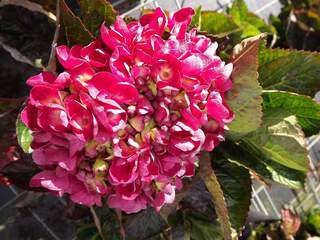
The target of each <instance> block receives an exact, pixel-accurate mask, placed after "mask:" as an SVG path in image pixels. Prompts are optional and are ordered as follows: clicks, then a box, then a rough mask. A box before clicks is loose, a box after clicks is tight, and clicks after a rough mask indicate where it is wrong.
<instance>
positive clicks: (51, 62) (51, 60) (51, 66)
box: [47, 0, 61, 73]
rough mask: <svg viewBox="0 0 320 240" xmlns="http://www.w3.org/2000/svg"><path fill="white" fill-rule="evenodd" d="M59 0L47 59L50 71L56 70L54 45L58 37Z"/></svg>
mask: <svg viewBox="0 0 320 240" xmlns="http://www.w3.org/2000/svg"><path fill="white" fill-rule="evenodd" d="M60 26H61V24H60V0H57V6H56V30H55V32H54V36H53V40H52V43H51V52H50V57H49V61H48V67H47V68H48V70H49V71H51V72H54V73H55V72H56V71H57V61H56V47H57V42H58V39H59V33H60Z"/></svg>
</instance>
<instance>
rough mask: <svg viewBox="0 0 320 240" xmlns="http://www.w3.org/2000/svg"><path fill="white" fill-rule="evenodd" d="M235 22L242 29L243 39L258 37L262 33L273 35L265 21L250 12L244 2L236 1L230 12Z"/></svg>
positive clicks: (242, 0)
mask: <svg viewBox="0 0 320 240" xmlns="http://www.w3.org/2000/svg"><path fill="white" fill-rule="evenodd" d="M228 12H229V14H230V15H231V16H232V18H233V20H234V22H235V23H236V24H237V25H238V26H240V27H241V29H242V38H247V37H252V36H256V35H258V34H260V33H264V32H267V33H273V32H274V30H273V29H272V28H271V27H269V26H268V25H267V24H266V23H265V22H264V20H263V19H261V18H260V17H258V16H256V15H255V14H253V13H251V12H249V11H248V8H247V6H246V3H245V2H244V0H235V1H234V2H233V3H232V7H231V8H230V9H229V10H228Z"/></svg>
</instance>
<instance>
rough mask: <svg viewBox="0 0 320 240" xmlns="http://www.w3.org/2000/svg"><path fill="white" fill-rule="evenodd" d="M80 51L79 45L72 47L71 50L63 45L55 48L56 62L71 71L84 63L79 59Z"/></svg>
mask: <svg viewBox="0 0 320 240" xmlns="http://www.w3.org/2000/svg"><path fill="white" fill-rule="evenodd" d="M80 51H81V46H80V45H74V46H73V47H72V48H71V49H69V48H68V47H67V46H65V45H62V46H58V47H57V48H56V53H57V57H58V60H59V62H60V63H61V65H62V66H63V67H64V68H66V69H72V68H74V67H76V66H78V65H80V64H81V63H83V62H84V60H83V59H81V58H80Z"/></svg>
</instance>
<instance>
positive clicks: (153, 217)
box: [124, 208, 168, 240]
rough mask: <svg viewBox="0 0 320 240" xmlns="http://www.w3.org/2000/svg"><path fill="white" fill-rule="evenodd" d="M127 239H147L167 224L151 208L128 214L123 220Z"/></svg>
mask: <svg viewBox="0 0 320 240" xmlns="http://www.w3.org/2000/svg"><path fill="white" fill-rule="evenodd" d="M124 227H125V231H126V236H127V239H128V240H135V239H149V238H150V237H152V236H155V235H158V234H160V233H161V232H163V231H164V230H165V229H166V228H167V227H168V226H167V224H166V222H165V221H164V220H163V218H162V217H161V216H160V214H159V213H157V212H156V211H155V210H154V209H153V208H148V209H146V210H144V211H141V212H139V213H136V214H130V215H128V216H127V217H126V220H125V222H124Z"/></svg>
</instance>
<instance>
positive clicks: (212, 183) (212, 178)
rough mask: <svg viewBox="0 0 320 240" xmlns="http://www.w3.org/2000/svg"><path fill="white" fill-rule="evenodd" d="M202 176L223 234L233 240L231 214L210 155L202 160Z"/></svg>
mask: <svg viewBox="0 0 320 240" xmlns="http://www.w3.org/2000/svg"><path fill="white" fill-rule="evenodd" d="M199 172H200V176H201V178H202V180H203V181H204V183H205V185H206V187H207V189H208V191H209V192H210V193H211V196H212V200H213V203H214V208H215V210H216V213H217V216H218V220H219V222H220V225H221V232H222V235H223V238H224V239H225V240H231V239H232V230H231V223H230V219H229V213H228V208H227V204H226V201H225V199H224V195H223V192H222V189H221V185H220V183H219V181H218V179H217V176H216V175H215V172H214V171H213V170H212V167H211V160H210V156H209V154H208V153H204V154H203V155H202V156H201V158H200V170H199Z"/></svg>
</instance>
